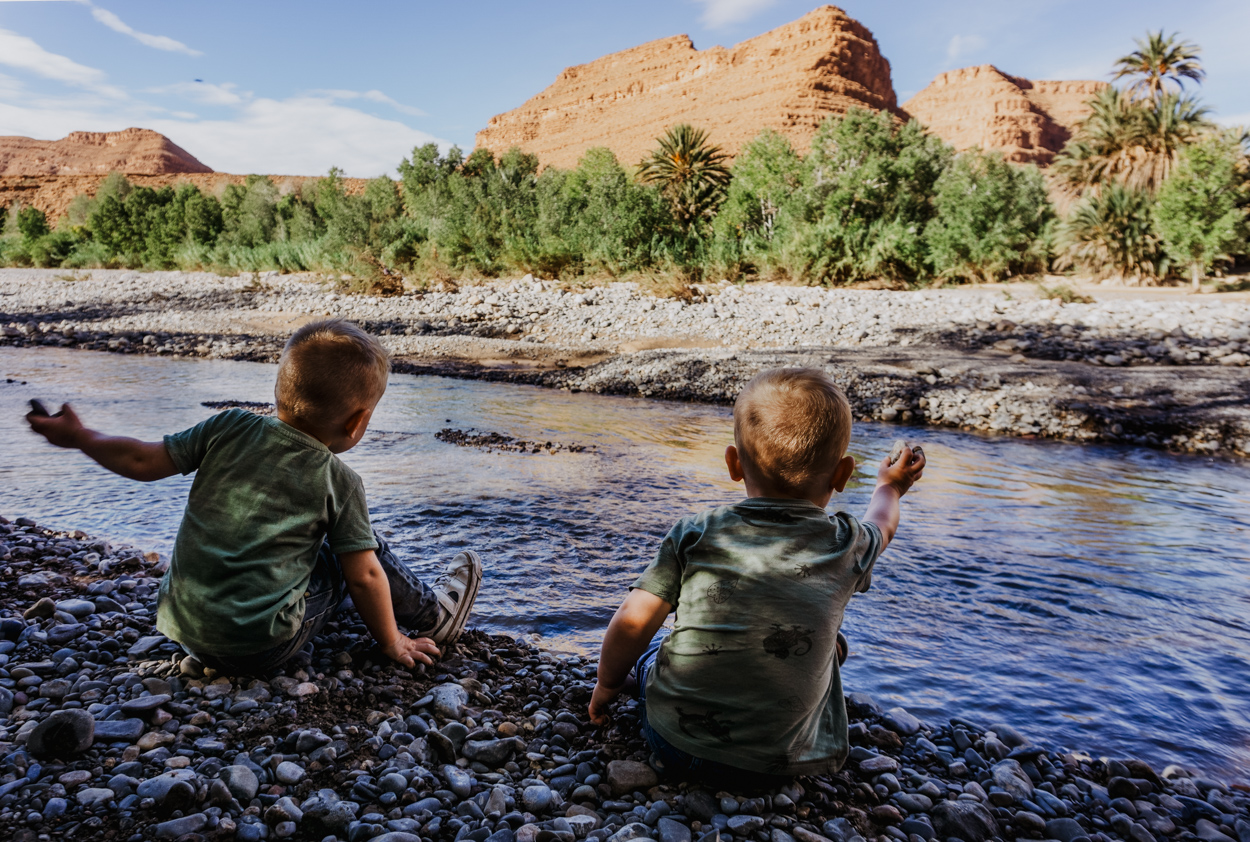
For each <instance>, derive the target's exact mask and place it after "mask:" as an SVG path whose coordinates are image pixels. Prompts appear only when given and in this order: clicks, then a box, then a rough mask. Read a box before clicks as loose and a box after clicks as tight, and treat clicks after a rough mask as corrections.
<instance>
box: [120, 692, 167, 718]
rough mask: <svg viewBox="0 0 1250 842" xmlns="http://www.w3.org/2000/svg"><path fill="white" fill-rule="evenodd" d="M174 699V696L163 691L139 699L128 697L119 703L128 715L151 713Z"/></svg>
mask: <svg viewBox="0 0 1250 842" xmlns="http://www.w3.org/2000/svg"><path fill="white" fill-rule="evenodd" d="M171 701H173V697H172V696H170V695H168V694H166V693H161V694H159V695H156V696H140V697H139V698H137V699H127V700H126V701H124V702H122V703H121V705H119V708H120V709H121V712H122V713H124V714H126V715H127V716H135V715H140V714H146V713H151V712H152V711H154V710H156V709H157V708H158V707H160V706H161V705H164V704H167V703H168V702H171Z"/></svg>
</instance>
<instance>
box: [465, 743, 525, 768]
mask: <svg viewBox="0 0 1250 842" xmlns="http://www.w3.org/2000/svg"><path fill="white" fill-rule="evenodd" d="M515 749H516V742H515V741H514V740H468V741H467V742H465V744H464V748H463V749H462V750H461V751H462V753H463V754H464V757H465V759H466V760H470V761H476V762H478V763H481V764H482V765H484V766H488V767H490V768H492V769H495V768H498V767H499V766H502V765H503V764H504V763H506V762H507V760H508V757H509V756H511V754H512V752H513V751H514V750H515Z"/></svg>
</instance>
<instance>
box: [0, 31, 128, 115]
mask: <svg viewBox="0 0 1250 842" xmlns="http://www.w3.org/2000/svg"><path fill="white" fill-rule="evenodd" d="M0 64H6V65H8V66H9V67H16V68H18V69H19V70H26V71H29V72H31V73H34V74H36V75H38V76H42V77H44V78H45V79H53V80H55V81H57V82H63V83H65V84H67V85H74V86H75V87H79V88H89V89H91V90H93V91H96V92H97V93H101V94H104V95H106V96H111V97H116V98H124V97H125V94H124V93H122V92H121V91H120V90H119V89H117V88H115V87H113V86H112V85H106V84H104V79H105V76H104V71H102V70H97V69H96V68H94V67H87V66H86V65H83V64H79V63H78V62H76V61H74V60H73V59H70V58H66V57H65V56H62V55H57V54H56V53H50V52H48V51H47V50H45V49H44V48H43V47H41V46H39V45H38V44H36V43H35V42H34V40H33V39H30V38H27V37H26V36H25V35H18V34H17V33H16V32H11V31H9V30H7V29H0Z"/></svg>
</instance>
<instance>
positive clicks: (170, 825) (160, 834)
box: [156, 813, 208, 839]
mask: <svg viewBox="0 0 1250 842" xmlns="http://www.w3.org/2000/svg"><path fill="white" fill-rule="evenodd" d="M206 824H208V816H206V815H204V814H203V813H192V814H191V815H189V816H183V817H182V818H180V819H172V820H170V821H167V822H161V823H160V824H158V825H157V826H156V838H157V839H177V838H178V837H179V836H185V835H186V834H188V833H199V832H200V831H201V830H203V829H204V826H205V825H206Z"/></svg>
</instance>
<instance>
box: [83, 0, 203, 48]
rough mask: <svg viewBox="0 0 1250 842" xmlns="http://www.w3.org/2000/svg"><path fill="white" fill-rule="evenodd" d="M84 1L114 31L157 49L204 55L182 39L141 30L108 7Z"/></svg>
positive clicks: (100, 20) (96, 17)
mask: <svg viewBox="0 0 1250 842" xmlns="http://www.w3.org/2000/svg"><path fill="white" fill-rule="evenodd" d="M82 2H83V3H84V4H85V5H87V6H89V7H90V8H91V16H92V17H93V18H95V19H96V20H98V21H99V22H100V23H102V24H104V25H105V26H107V27H108V28H109V29H111V30H113V31H114V32H120V33H121V34H122V35H129V36H130V37H131V38H133V39H135V40H136V41H138V42H139V43H140V44H143V45H144V46H147V47H151V48H153V49H155V50H165V51H167V52H171V53H186V54H187V55H189V56H202V55H204V54H203V53H201V52H200V51H199V50H193V49H191V48H190V47H188V46H187V45H186V44H184V43H182V42H181V41H175V40H174V39H173V38H169V37H166V36H164V35H149V34H147V33H146V32H139V31H138V30H136V29H134V28H133V27H131V26H128V25H127V24H126V22H125V21H123V20H122V19H121V18H119V17H118V16H117V15H115V14H113V13H112V12H110V11H109V10H108V9H101V8H100V7H99V6H96V5H95V4H93V3H91V2H90V0H82Z"/></svg>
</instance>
